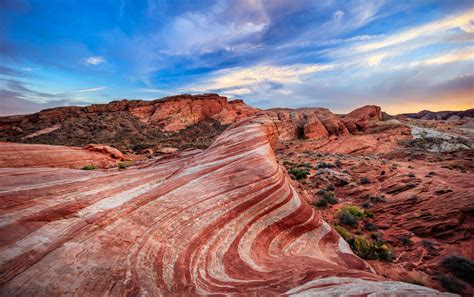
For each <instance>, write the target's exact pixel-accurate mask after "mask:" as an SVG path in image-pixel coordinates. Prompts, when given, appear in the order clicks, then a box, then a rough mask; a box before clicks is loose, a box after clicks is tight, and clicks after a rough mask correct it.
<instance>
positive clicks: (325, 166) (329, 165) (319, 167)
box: [314, 162, 335, 169]
mask: <svg viewBox="0 0 474 297" xmlns="http://www.w3.org/2000/svg"><path fill="white" fill-rule="evenodd" d="M333 167H335V165H334V164H332V163H326V162H319V164H318V165H316V166H315V167H314V169H322V168H333Z"/></svg>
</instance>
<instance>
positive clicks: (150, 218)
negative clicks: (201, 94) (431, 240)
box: [0, 116, 438, 296]
mask: <svg viewBox="0 0 474 297" xmlns="http://www.w3.org/2000/svg"><path fill="white" fill-rule="evenodd" d="M276 131H277V129H276V127H275V124H274V123H273V121H272V120H271V119H270V118H269V117H267V116H257V117H251V118H248V119H245V120H243V121H241V122H239V123H237V124H234V125H233V126H232V127H231V128H229V129H227V130H226V131H225V132H224V133H223V134H222V135H221V136H220V137H219V138H218V139H217V141H216V142H215V143H214V144H213V145H212V146H211V147H209V148H208V149H207V150H205V151H203V152H196V151H193V152H184V153H181V154H180V155H179V156H176V155H169V156H167V157H164V158H162V159H159V160H156V161H151V162H150V163H148V164H146V165H142V166H141V167H131V168H128V169H127V170H123V171H113V172H112V171H93V172H85V171H80V170H70V169H50V168H48V169H46V168H20V169H15V168H4V169H0V199H1V201H2V204H1V205H0V295H2V296H20V295H21V296H25V295H72V294H76V295H113V296H118V295H120V296H123V295H149V296H160V295H164V296H169V295H173V294H175V295H186V296H188V295H208V294H237V293H240V294H244V295H249V294H257V293H259V294H267V295H276V294H285V293H286V294H295V295H315V294H320V293H331V294H336V295H340V294H343V293H350V294H357V295H368V294H370V293H387V292H388V293H396V294H405V295H407V294H425V295H426V296H428V295H429V296H434V295H436V294H438V292H436V291H434V290H432V289H428V288H424V287H420V286H416V285H411V284H407V283H398V282H380V281H382V279H381V277H379V276H377V275H375V274H374V273H373V270H372V269H371V268H370V266H369V265H368V264H367V263H366V262H364V261H363V260H361V259H359V258H358V257H356V256H354V255H353V254H352V252H351V250H350V248H349V246H348V245H347V243H346V242H345V241H343V240H342V239H341V238H340V236H339V235H338V234H337V233H336V232H335V231H333V230H332V229H331V228H330V226H329V225H328V224H326V223H325V222H324V221H323V220H322V219H321V216H320V215H319V214H318V212H316V211H315V209H313V208H312V207H310V206H309V205H308V203H307V202H306V200H305V199H303V198H302V197H301V196H300V195H299V194H298V192H297V191H296V190H295V188H294V187H293V186H292V182H291V180H290V179H289V177H288V175H287V174H286V173H285V171H284V169H282V168H281V167H280V166H278V164H277V162H276V160H275V156H274V153H273V149H272V145H273V146H274V144H275V141H276V137H277V135H276Z"/></svg>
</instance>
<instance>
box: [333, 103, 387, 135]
mask: <svg viewBox="0 0 474 297" xmlns="http://www.w3.org/2000/svg"><path fill="white" fill-rule="evenodd" d="M381 120H382V109H381V108H380V106H376V105H366V106H363V107H360V108H357V109H355V110H353V111H351V112H350V113H348V114H347V115H346V116H345V117H344V118H343V119H342V121H343V122H344V124H345V125H346V127H347V128H348V129H349V131H351V132H352V133H354V132H356V131H360V130H365V129H367V127H368V126H369V125H370V124H371V123H374V122H378V121H381Z"/></svg>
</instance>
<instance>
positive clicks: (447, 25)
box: [355, 10, 474, 52]
mask: <svg viewBox="0 0 474 297" xmlns="http://www.w3.org/2000/svg"><path fill="white" fill-rule="evenodd" d="M473 20H474V10H470V11H467V12H465V13H463V14H460V15H456V16H450V17H447V18H445V19H442V20H440V21H435V22H431V23H428V24H426V25H422V26H418V27H415V28H412V29H409V30H406V31H403V32H400V33H398V34H394V35H392V36H388V37H387V38H385V39H383V40H381V41H377V42H371V43H367V44H364V45H360V46H357V47H355V50H356V51H357V52H368V51H374V50H378V49H381V48H385V47H389V46H395V45H399V44H401V43H405V42H407V41H411V40H414V39H417V38H420V37H422V36H429V35H436V34H440V32H443V31H447V30H450V29H453V28H459V29H461V30H463V31H465V32H470V29H471V27H472V25H471V24H470V22H472V21H473Z"/></svg>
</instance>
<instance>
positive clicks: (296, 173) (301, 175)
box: [288, 168, 309, 180]
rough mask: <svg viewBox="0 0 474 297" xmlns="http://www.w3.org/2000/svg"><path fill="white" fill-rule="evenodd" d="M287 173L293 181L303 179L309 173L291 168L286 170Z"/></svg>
mask: <svg viewBox="0 0 474 297" xmlns="http://www.w3.org/2000/svg"><path fill="white" fill-rule="evenodd" d="M288 173H290V174H291V175H292V176H293V177H294V178H295V179H298V180H299V179H305V178H306V177H307V176H308V175H309V172H308V171H305V170H300V169H298V168H291V169H290V170H288Z"/></svg>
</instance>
